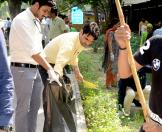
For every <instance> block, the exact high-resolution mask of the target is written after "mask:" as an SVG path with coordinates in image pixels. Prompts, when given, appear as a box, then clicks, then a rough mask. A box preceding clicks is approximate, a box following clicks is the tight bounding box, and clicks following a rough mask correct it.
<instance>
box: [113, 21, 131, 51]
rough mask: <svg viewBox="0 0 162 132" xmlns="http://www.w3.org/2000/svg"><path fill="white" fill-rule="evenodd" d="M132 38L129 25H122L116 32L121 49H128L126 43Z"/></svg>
mask: <svg viewBox="0 0 162 132" xmlns="http://www.w3.org/2000/svg"><path fill="white" fill-rule="evenodd" d="M130 38H131V30H130V28H129V26H128V25H127V24H125V25H122V26H120V27H118V28H117V30H116V31H115V39H116V41H117V42H118V44H119V47H120V48H126V42H127V41H129V40H130Z"/></svg>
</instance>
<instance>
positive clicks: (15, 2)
mask: <svg viewBox="0 0 162 132" xmlns="http://www.w3.org/2000/svg"><path fill="white" fill-rule="evenodd" d="M21 3H22V2H21V0H8V6H9V11H10V15H11V19H13V18H14V17H15V16H16V15H17V14H18V13H20V11H21Z"/></svg>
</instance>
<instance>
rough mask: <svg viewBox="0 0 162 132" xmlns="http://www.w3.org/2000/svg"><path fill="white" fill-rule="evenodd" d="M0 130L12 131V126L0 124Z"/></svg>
mask: <svg viewBox="0 0 162 132" xmlns="http://www.w3.org/2000/svg"><path fill="white" fill-rule="evenodd" d="M0 130H3V131H6V132H12V131H13V128H12V127H11V126H0Z"/></svg>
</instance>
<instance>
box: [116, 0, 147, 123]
mask: <svg viewBox="0 0 162 132" xmlns="http://www.w3.org/2000/svg"><path fill="white" fill-rule="evenodd" d="M115 3H116V7H117V11H118V16H119V20H120V24H121V25H124V24H125V20H124V15H123V11H122V8H121V5H120V2H119V0H115ZM126 47H127V51H128V58H129V62H130V66H131V71H132V75H133V78H134V81H135V85H136V88H137V93H138V96H139V100H140V103H141V105H142V110H143V114H144V118H145V120H146V121H149V118H148V116H149V109H148V106H147V104H146V101H145V98H144V95H143V91H142V88H141V84H140V81H139V78H138V75H137V70H136V65H135V62H134V57H133V55H132V50H131V46H130V42H129V41H126Z"/></svg>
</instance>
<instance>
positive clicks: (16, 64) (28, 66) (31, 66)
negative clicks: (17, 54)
mask: <svg viewBox="0 0 162 132" xmlns="http://www.w3.org/2000/svg"><path fill="white" fill-rule="evenodd" d="M11 66H15V67H24V68H37V65H33V64H27V63H17V62H11Z"/></svg>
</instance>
